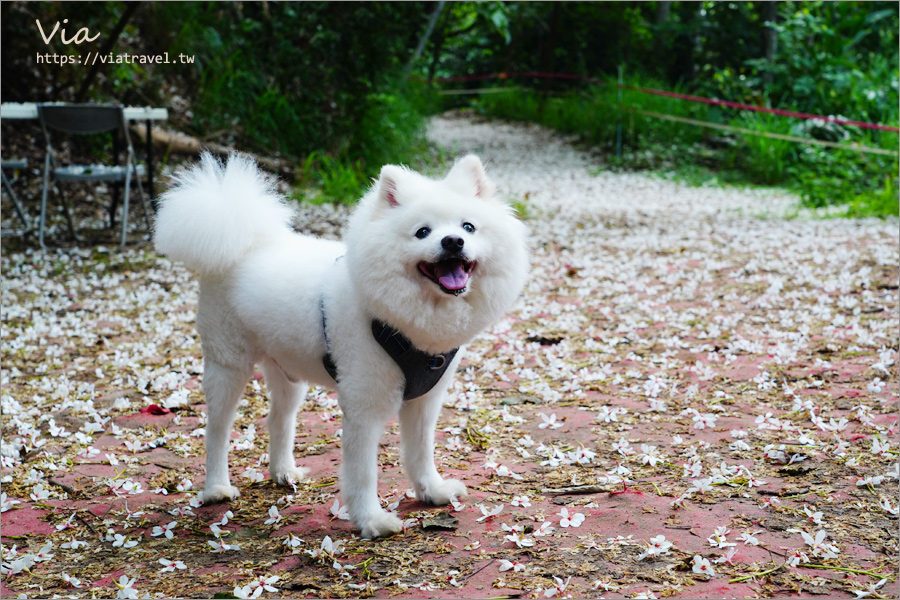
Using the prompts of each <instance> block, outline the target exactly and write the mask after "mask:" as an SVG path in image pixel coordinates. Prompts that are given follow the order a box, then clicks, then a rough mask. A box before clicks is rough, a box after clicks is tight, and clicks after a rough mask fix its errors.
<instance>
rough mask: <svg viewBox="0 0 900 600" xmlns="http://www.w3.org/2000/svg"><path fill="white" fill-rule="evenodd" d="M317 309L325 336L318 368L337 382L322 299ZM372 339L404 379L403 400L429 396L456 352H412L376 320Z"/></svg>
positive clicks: (404, 340)
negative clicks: (321, 367)
mask: <svg viewBox="0 0 900 600" xmlns="http://www.w3.org/2000/svg"><path fill="white" fill-rule="evenodd" d="M319 309H320V310H321V312H322V332H323V334H324V336H325V355H324V356H323V357H322V366H323V367H325V370H326V371H327V372H328V374H329V375H330V376H331V378H332V379H334V380H335V382H337V381H338V369H337V365H336V364H334V359H333V358H332V357H331V352H330V351H329V350H328V348H329V346H330V344H329V343H328V329H327V321H326V319H325V298H324V297H322V299H321V300H320V301H319ZM372 335H373V336H375V340H376V341H377V342H378V343H379V344H380V345H381V347H382V348H384V351H385V352H387V353H388V356H390V357H391V359H392V360H393V361H394V362H395V363H397V366H398V367H400V370H401V371H402V372H403V377H404V378H405V379H406V384H405V387H404V389H403V399H404V400H412V399H413V398H418V397H419V396H424V395H425V394H427V393H428V392H430V391H431V390H432V389H433V388H434V386H436V385H437V383H438V381H440V380H441V377H443V376H444V373H446V372H447V369H448V368H449V367H450V363H451V362H453V357H454V356H456V353H457V352H458V351H459V348H454V349H453V350H451V351H449V352H445V353H443V354H426V353H425V352H422V351H421V350H418V349H417V348H415V347H414V346H413V345H412V342H411V341H409V339H408V338H407V337H406V336H404V335H403V334H402V333H400V332H399V331H397V330H396V329H394V328H393V327H391V326H390V325H388V324H387V323H384V322H382V321H379V320H377V319H375V320H373V321H372Z"/></svg>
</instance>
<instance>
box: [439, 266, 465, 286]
mask: <svg viewBox="0 0 900 600" xmlns="http://www.w3.org/2000/svg"><path fill="white" fill-rule="evenodd" d="M434 274H435V275H436V276H437V279H438V281H439V282H441V285H442V286H444V287H445V288H447V289H448V290H461V289H463V288H464V287H466V284H467V283H468V282H469V274H468V273H466V270H465V269H464V268H463V263H461V262H459V261H453V262H442V263H437V264H436V265H435V266H434Z"/></svg>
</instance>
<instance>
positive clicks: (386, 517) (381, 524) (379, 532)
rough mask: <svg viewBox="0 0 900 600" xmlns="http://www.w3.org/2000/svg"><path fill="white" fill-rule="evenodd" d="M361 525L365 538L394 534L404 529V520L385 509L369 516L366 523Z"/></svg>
mask: <svg viewBox="0 0 900 600" xmlns="http://www.w3.org/2000/svg"><path fill="white" fill-rule="evenodd" d="M359 525H360V529H362V537H363V538H365V539H374V538H379V537H384V536H387V535H393V534H395V533H397V532H398V531H400V530H401V529H403V521H401V520H400V519H399V518H398V517H397V515H395V514H393V513H389V512H385V511H381V512H380V513H377V514H375V515H373V516H371V517H369V519H367V520H366V522H365V523H360V524H359Z"/></svg>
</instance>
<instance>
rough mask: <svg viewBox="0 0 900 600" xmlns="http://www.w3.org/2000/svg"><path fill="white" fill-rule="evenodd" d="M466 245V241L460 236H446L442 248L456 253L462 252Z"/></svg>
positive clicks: (442, 241)
mask: <svg viewBox="0 0 900 600" xmlns="http://www.w3.org/2000/svg"><path fill="white" fill-rule="evenodd" d="M465 243H466V242H465V240H463V239H462V238H461V237H459V236H458V235H445V236H444V239H442V240H441V247H443V248H444V250H450V251H451V252H456V251H458V250H462V248H463V246H464V245H465Z"/></svg>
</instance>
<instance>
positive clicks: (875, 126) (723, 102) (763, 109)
mask: <svg viewBox="0 0 900 600" xmlns="http://www.w3.org/2000/svg"><path fill="white" fill-rule="evenodd" d="M511 77H536V78H539V79H569V80H578V81H586V82H588V83H594V84H598V85H609V84H608V83H607V82H606V81H603V80H600V79H594V78H592V77H583V76H581V75H572V74H568V73H540V72H535V71H523V72H518V71H514V72H510V73H489V74H484V75H460V76H456V77H438V78H436V79H435V81H438V82H441V83H444V82H454V81H478V80H482V79H494V78H496V79H508V78H511ZM621 87H622V89H626V90H630V91H632V92H640V93H643V94H653V95H656V96H667V97H669V98H677V99H679V100H688V101H690V102H703V103H705V104H713V105H717V106H727V107H729V108H739V109H742V110H752V111H755V112H761V113H768V114H773V115H779V116H782V117H794V118H797V119H816V120H820V121H825V122H828V123H836V124H839V125H853V126H856V127H862V128H864V129H877V130H879V131H895V132H900V128H898V127H892V126H890V125H881V124H879V123H867V122H865V121H854V120H852V119H839V118H837V117H832V116H827V117H826V116H822V115H813V114H809V113H802V112H796V111H792V110H783V109H780V108H768V107H766V106H757V105H755V104H744V103H741V102H731V101H729V100H717V99H715V98H704V97H702V96H691V95H688V94H679V93H677V92H668V91H666V90H655V89H652V88H642V87H632V86H627V85H623V86H621Z"/></svg>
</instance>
